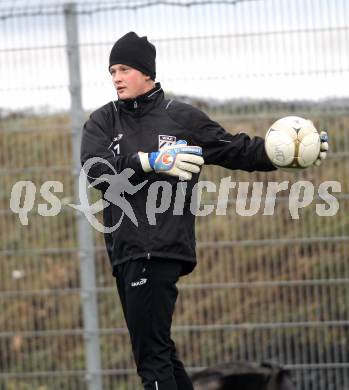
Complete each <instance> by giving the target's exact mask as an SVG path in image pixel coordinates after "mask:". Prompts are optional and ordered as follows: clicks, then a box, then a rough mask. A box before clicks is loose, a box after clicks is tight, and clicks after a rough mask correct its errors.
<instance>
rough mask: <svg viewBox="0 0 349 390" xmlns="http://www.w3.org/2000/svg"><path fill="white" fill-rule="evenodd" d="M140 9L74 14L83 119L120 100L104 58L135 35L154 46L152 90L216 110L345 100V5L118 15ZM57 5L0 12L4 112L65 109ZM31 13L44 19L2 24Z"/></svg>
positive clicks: (19, 5)
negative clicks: (204, 101) (225, 103)
mask: <svg viewBox="0 0 349 390" xmlns="http://www.w3.org/2000/svg"><path fill="white" fill-rule="evenodd" d="M145 2H146V1H141V0H139V1H133V2H132V1H128V2H127V3H126V2H122V1H121V2H118V3H115V2H96V3H93V2H88V3H86V1H85V2H84V4H81V5H80V6H79V8H78V9H79V11H80V14H79V17H78V23H79V38H80V42H81V47H80V56H81V72H82V83H83V102H84V107H85V108H86V109H91V108H96V107H98V106H100V105H102V104H104V103H106V102H107V101H109V100H111V99H115V98H116V97H115V92H114V90H113V87H112V85H111V82H110V76H109V74H108V72H107V64H108V56H109V52H110V49H111V46H112V44H113V43H114V41H115V40H116V39H117V38H118V37H120V36H121V35H123V34H125V33H126V32H128V31H131V30H133V31H136V32H137V33H138V34H139V35H147V36H148V38H149V39H150V40H151V41H152V42H153V43H154V44H155V45H156V47H157V80H159V81H161V82H162V85H163V87H164V89H165V90H167V91H171V92H174V93H177V94H181V95H184V94H185V95H191V96H201V97H211V98H215V99H221V100H223V99H229V98H277V99H283V100H289V99H322V98H326V97H343V96H348V85H349V49H348V47H349V4H348V3H349V2H348V1H347V0H331V1H328V0H254V1H253V0H245V1H241V2H237V3H236V4H235V5H232V4H230V5H227V4H217V3H216V4H210V5H197V6H193V7H183V6H179V5H177V6H170V5H157V6H150V7H144V8H138V9H137V10H130V9H123V8H122V7H121V6H122V5H123V4H128V5H135V4H142V3H145ZM63 3H64V2H63V1H60V2H59V1H34V0H32V1H30V0H29V1H28V0H27V1H22V0H15V1H11V2H9V1H3V2H1V3H0V42H1V46H0V66H1V67H0V107H7V108H18V107H30V106H33V107H39V106H48V107H51V108H68V107H69V104H70V101H69V90H68V70H67V59H66V49H65V43H66V38H65V25H64V18H63V15H62V12H61V10H62V7H61V6H60V4H63ZM178 3H181V4H183V3H185V1H184V0H182V1H179V2H178ZM213 3H214V2H213ZM57 4H58V6H56V5H57ZM113 4H118V7H114V8H113V7H112V5H113ZM120 7H121V8H120ZM35 11H39V12H41V13H42V15H36V16H34V15H33V16H26V17H23V16H18V17H8V18H1V16H4V15H9V14H11V15H13V14H16V13H27V14H30V13H33V12H35ZM52 11H53V14H51V13H52ZM87 11H88V12H87ZM90 11H92V12H90ZM47 13H49V14H47Z"/></svg>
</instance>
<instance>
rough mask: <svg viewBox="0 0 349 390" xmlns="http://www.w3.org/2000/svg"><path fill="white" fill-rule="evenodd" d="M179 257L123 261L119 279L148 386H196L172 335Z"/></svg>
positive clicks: (165, 389) (159, 389) (156, 389)
mask: <svg viewBox="0 0 349 390" xmlns="http://www.w3.org/2000/svg"><path fill="white" fill-rule="evenodd" d="M181 267H182V264H181V262H180V261H176V260H168V259H157V258H151V259H149V260H148V259H138V260H133V261H128V262H127V263H124V264H120V265H118V266H117V269H116V283H117V288H118V292H119V296H120V300H121V304H122V307H123V311H124V315H125V319H126V323H127V327H128V330H129V332H130V337H131V343H132V349H133V355H134V358H135V361H136V365H137V372H138V375H139V376H140V377H141V379H142V383H143V386H144V389H145V390H193V385H192V383H191V381H190V379H189V377H188V375H187V373H186V371H185V369H184V367H183V364H182V362H181V361H180V360H179V359H178V357H177V354H176V348H175V344H174V342H173V340H172V339H171V323H172V315H173V311H174V307H175V303H176V299H177V296H178V290H177V287H176V282H177V281H178V279H179V276H180V273H181Z"/></svg>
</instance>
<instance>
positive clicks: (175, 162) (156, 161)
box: [138, 140, 204, 180]
mask: <svg viewBox="0 0 349 390" xmlns="http://www.w3.org/2000/svg"><path fill="white" fill-rule="evenodd" d="M138 155H139V159H140V162H141V165H142V168H143V171H144V172H151V171H153V170H154V171H155V172H157V173H164V174H166V175H170V176H176V177H178V178H180V179H181V180H190V179H191V178H192V174H193V173H199V172H200V167H201V165H203V163H204V159H203V158H202V157H201V156H202V149H201V147H199V146H188V145H187V142H186V141H183V140H180V141H178V142H177V143H176V144H174V145H171V146H165V147H163V148H161V149H160V150H159V151H157V152H152V153H143V152H139V153H138Z"/></svg>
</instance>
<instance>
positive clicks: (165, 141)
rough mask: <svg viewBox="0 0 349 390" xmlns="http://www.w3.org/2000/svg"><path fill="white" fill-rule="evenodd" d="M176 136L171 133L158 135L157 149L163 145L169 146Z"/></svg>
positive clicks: (174, 141)
mask: <svg viewBox="0 0 349 390" xmlns="http://www.w3.org/2000/svg"><path fill="white" fill-rule="evenodd" d="M176 140H177V139H176V137H174V136H173V135H159V149H161V148H163V147H164V146H171V145H174V144H175V143H176Z"/></svg>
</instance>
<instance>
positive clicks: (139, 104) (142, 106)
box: [118, 83, 164, 116]
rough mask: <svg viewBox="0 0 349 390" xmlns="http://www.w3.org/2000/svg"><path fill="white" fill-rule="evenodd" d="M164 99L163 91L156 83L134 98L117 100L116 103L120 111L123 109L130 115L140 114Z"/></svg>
mask: <svg viewBox="0 0 349 390" xmlns="http://www.w3.org/2000/svg"><path fill="white" fill-rule="evenodd" d="M163 99H164V91H163V89H162V88H161V84H160V83H156V84H155V87H154V88H153V89H151V90H150V91H148V92H146V93H145V94H143V95H139V96H137V97H136V98H135V99H126V100H120V99H119V100H118V105H119V107H120V110H121V111H125V112H127V113H129V114H132V115H137V116H138V115H139V116H140V115H142V114H145V113H146V112H148V111H149V110H151V109H152V108H153V107H155V106H157V105H158V104H159V103H160V102H161V101H162V100H163Z"/></svg>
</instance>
